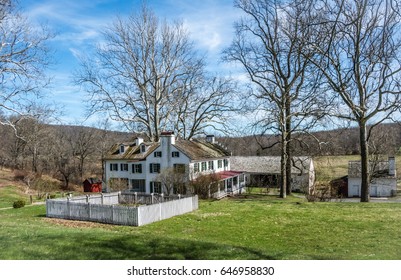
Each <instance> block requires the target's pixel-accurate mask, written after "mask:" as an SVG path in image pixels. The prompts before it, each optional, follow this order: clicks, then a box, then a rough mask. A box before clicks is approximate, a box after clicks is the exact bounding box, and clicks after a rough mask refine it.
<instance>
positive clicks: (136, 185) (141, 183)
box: [131, 179, 146, 192]
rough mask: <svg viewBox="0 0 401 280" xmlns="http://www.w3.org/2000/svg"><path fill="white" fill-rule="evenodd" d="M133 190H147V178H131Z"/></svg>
mask: <svg viewBox="0 0 401 280" xmlns="http://www.w3.org/2000/svg"><path fill="white" fill-rule="evenodd" d="M131 185H132V191H134V192H145V191H146V190H145V180H137V179H132V180H131Z"/></svg>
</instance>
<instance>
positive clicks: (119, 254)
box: [17, 232, 277, 260]
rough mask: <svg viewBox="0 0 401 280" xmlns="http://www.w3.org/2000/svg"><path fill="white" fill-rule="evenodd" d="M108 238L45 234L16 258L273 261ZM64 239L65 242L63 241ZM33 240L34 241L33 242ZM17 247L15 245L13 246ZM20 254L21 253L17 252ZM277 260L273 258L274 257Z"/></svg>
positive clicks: (238, 251) (240, 252) (236, 251)
mask: <svg viewBox="0 0 401 280" xmlns="http://www.w3.org/2000/svg"><path fill="white" fill-rule="evenodd" d="M102 234H107V235H108V236H99V238H96V236H95V235H94V234H90V235H85V233H84V232H82V233H81V234H79V233H76V232H74V233H71V234H67V235H65V234H54V235H52V234H48V235H46V236H41V237H40V238H39V239H38V238H33V239H31V240H30V246H29V248H27V247H25V248H24V252H23V254H21V255H20V256H19V257H17V258H18V259H28V260H43V259H52V260H131V259H132V260H135V259H140V260H219V259H243V260H254V259H264V260H267V259H269V260H271V259H275V257H274V256H272V255H268V254H266V253H265V252H262V251H258V250H255V249H251V248H244V247H240V246H230V245H225V244H216V243H209V242H202V241H192V240H183V239H173V238H151V237H147V236H145V235H144V234H132V236H121V234H120V233H116V236H113V232H103V233H102ZM66 236H68V240H66ZM35 239H36V240H35ZM17 246H18V245H17ZM21 253H22V252H21ZM276 257H277V256H276Z"/></svg>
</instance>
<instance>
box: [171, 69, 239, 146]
mask: <svg viewBox="0 0 401 280" xmlns="http://www.w3.org/2000/svg"><path fill="white" fill-rule="evenodd" d="M198 78H199V79H198V80H197V81H196V82H195V83H194V82H191V83H189V87H190V88H189V89H188V90H183V91H180V92H178V94H176V96H175V98H176V99H177V102H176V104H177V105H178V106H176V108H175V110H174V111H173V112H172V115H173V119H174V120H175V127H174V130H175V131H177V134H178V135H180V136H181V137H182V138H183V139H192V138H194V137H196V136H199V135H200V134H205V131H207V129H209V128H212V129H213V130H214V131H220V132H222V133H226V132H227V131H228V130H229V129H230V119H231V117H232V113H233V112H236V111H239V107H240V106H238V103H236V102H238V101H239V100H236V99H235V96H237V95H236V94H235V88H236V87H235V83H234V82H233V81H232V80H231V79H228V78H217V77H204V76H203V77H198Z"/></svg>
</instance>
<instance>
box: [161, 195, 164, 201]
mask: <svg viewBox="0 0 401 280" xmlns="http://www.w3.org/2000/svg"><path fill="white" fill-rule="evenodd" d="M160 197H161V199H160V202H164V193H162V194H161V195H160Z"/></svg>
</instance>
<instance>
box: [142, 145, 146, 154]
mask: <svg viewBox="0 0 401 280" xmlns="http://www.w3.org/2000/svg"><path fill="white" fill-rule="evenodd" d="M145 152H146V146H145V145H144V144H142V145H141V153H145Z"/></svg>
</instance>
